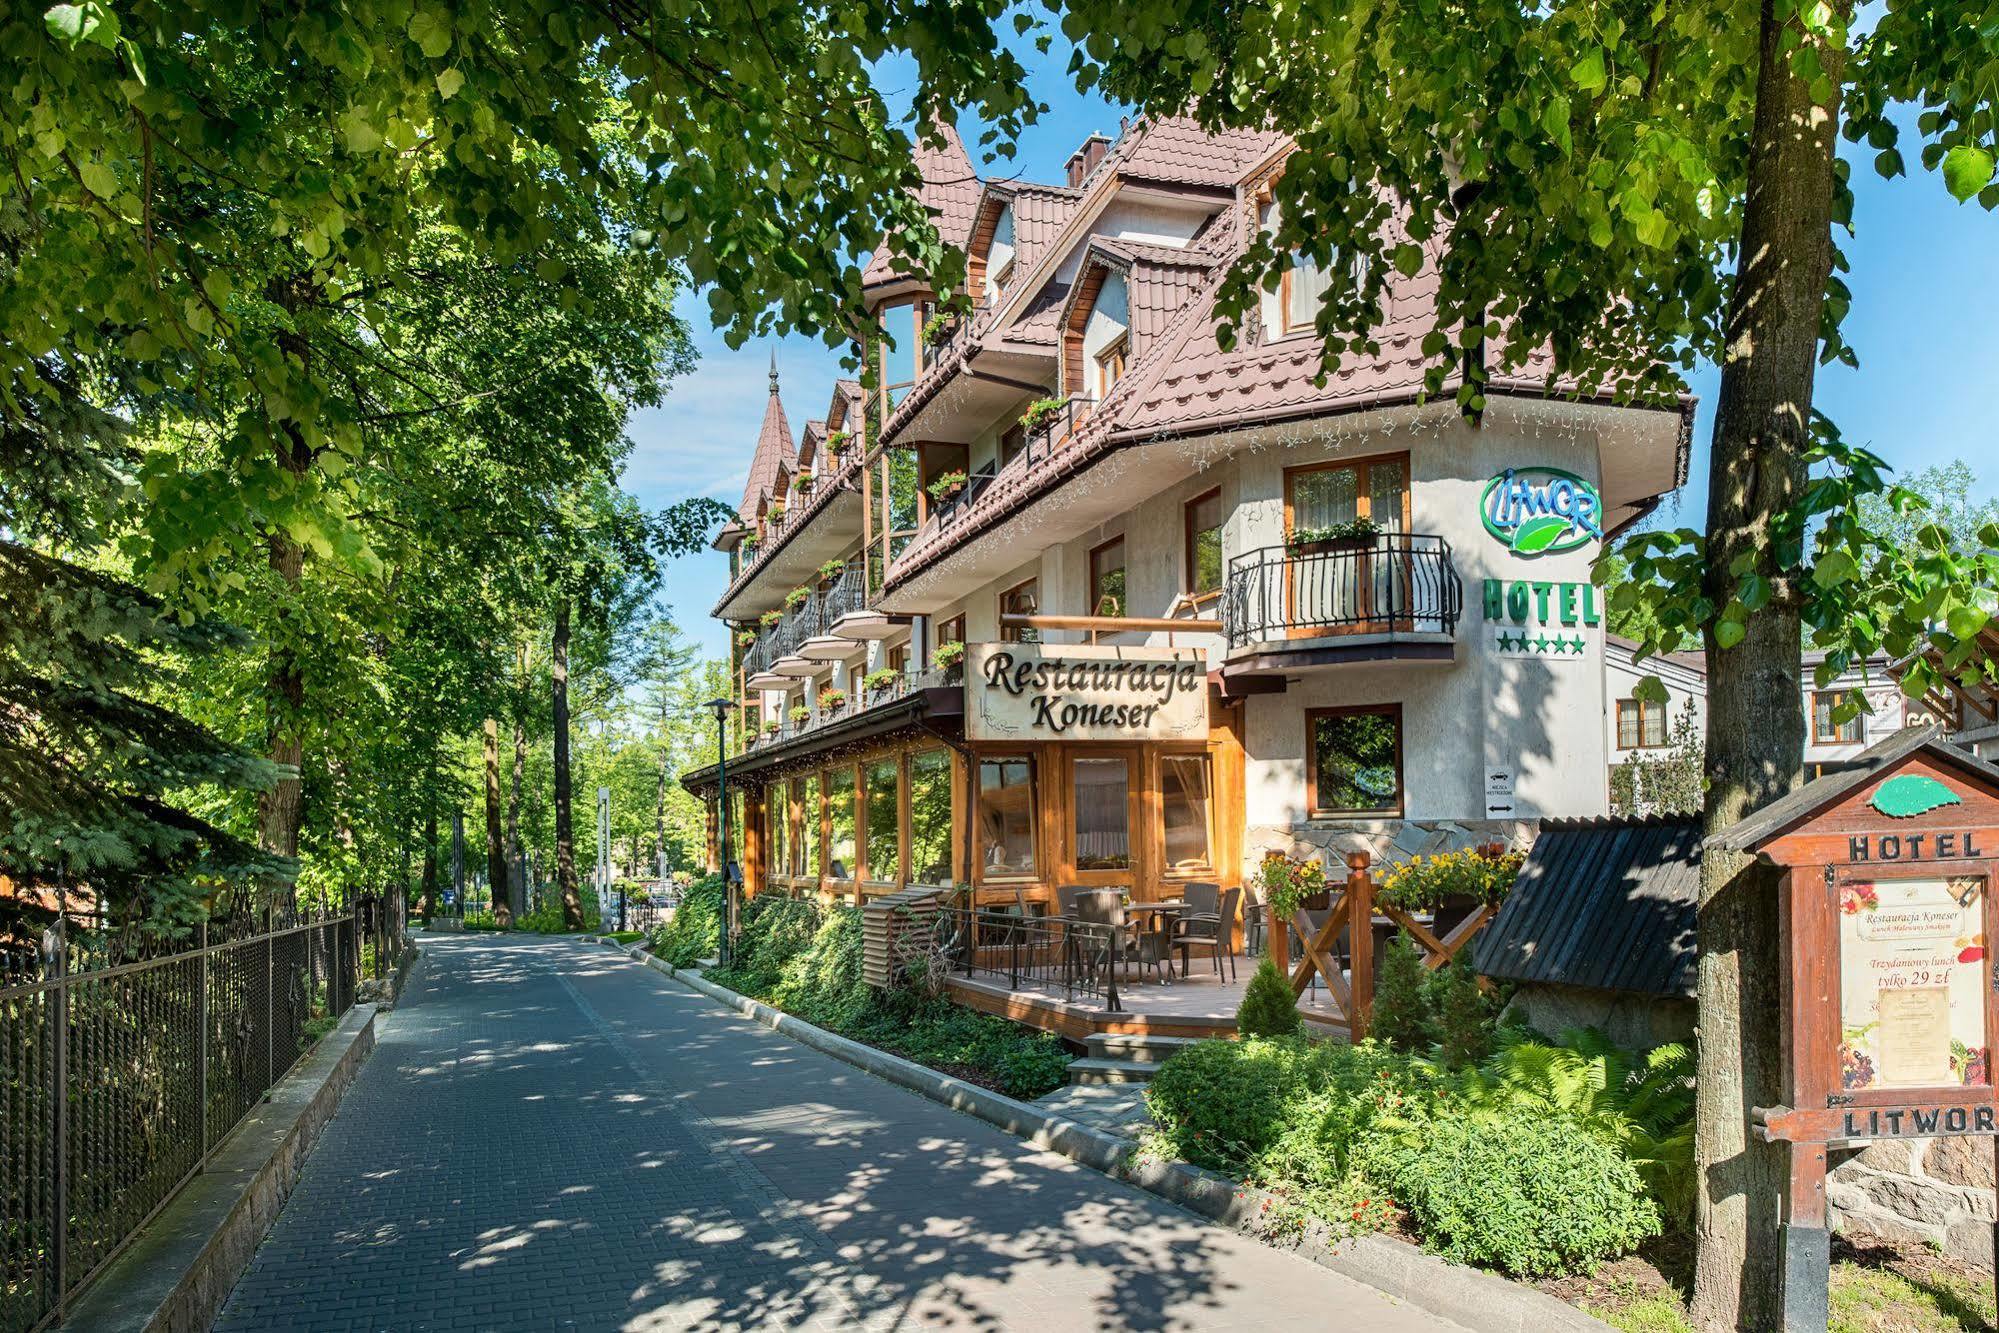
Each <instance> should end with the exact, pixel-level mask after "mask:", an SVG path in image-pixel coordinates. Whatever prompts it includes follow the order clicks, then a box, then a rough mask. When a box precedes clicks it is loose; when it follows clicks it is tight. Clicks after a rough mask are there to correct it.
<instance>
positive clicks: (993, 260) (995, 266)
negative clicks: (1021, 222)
mask: <svg viewBox="0 0 1999 1333" xmlns="http://www.w3.org/2000/svg"><path fill="white" fill-rule="evenodd" d="M1014 254H1015V249H1014V239H1013V205H1011V204H1009V205H1007V206H1006V207H1005V208H1004V209H1002V210H1000V215H999V219H998V220H997V221H995V222H994V223H993V238H992V240H991V241H990V242H988V243H987V245H986V281H985V289H984V291H983V293H982V295H983V296H984V298H985V302H986V304H987V305H992V304H994V303H995V302H997V301H998V300H999V298H1000V294H1001V293H1002V292H1004V291H1005V290H1006V284H1007V281H1008V279H1010V278H1012V277H1013V260H1014Z"/></svg>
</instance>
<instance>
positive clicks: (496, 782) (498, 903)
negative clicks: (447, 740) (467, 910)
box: [482, 717, 514, 930]
mask: <svg viewBox="0 0 1999 1333" xmlns="http://www.w3.org/2000/svg"><path fill="white" fill-rule="evenodd" d="M482 749H483V750H484V755H483V758H484V759H485V761H486V879H487V882H488V883H490V884H491V885H492V899H493V920H494V922H495V923H496V924H498V925H499V926H500V928H501V929H502V930H504V929H506V928H507V927H509V926H511V925H513V924H514V900H513V898H512V896H511V895H510V894H509V893H508V892H507V848H506V844H505V843H503V842H501V840H500V724H499V723H498V722H497V721H496V720H494V719H493V718H490V717H489V718H487V719H486V726H485V733H484V740H483V745H482Z"/></svg>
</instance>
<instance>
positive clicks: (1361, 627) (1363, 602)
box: [1222, 532, 1464, 649]
mask: <svg viewBox="0 0 1999 1333" xmlns="http://www.w3.org/2000/svg"><path fill="white" fill-rule="evenodd" d="M1463 609H1464V585H1463V584H1462V583H1461V582H1460V581H1459V579H1458V571H1457V568H1456V567H1455V566H1454V565H1453V564H1452V563H1451V544H1450V543H1449V542H1447V541H1445V540H1444V539H1443V538H1442V537H1433V536H1427V535H1423V534H1418V533H1403V532H1384V533H1381V534H1379V535H1378V536H1374V537H1367V538H1359V539H1355V540H1353V541H1350V542H1345V543H1339V542H1335V543H1328V544H1326V545H1325V546H1324V547H1323V548H1321V549H1300V550H1293V549H1291V548H1289V547H1285V546H1266V547H1263V548H1261V549H1259V550H1255V551H1248V552H1245V553H1244V554H1242V555H1239V556H1237V557H1236V558H1235V559H1233V560H1231V561H1230V562H1229V573H1228V580H1227V583H1226V584H1225V585H1224V591H1223V598H1222V621H1223V632H1224V635H1225V636H1226V640H1227V644H1228V647H1229V648H1230V649H1235V648H1240V647H1242V646H1243V645H1244V644H1249V643H1263V642H1268V641H1271V640H1277V639H1287V638H1319V637H1331V636H1335V635H1342V634H1377V635H1395V634H1446V635H1449V634H1455V633H1456V632H1457V624H1458V616H1459V615H1460V614H1461V613H1462V611H1463Z"/></svg>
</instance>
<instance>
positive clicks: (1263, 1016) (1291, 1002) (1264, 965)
mask: <svg viewBox="0 0 1999 1333" xmlns="http://www.w3.org/2000/svg"><path fill="white" fill-rule="evenodd" d="M1235 1025H1236V1031H1237V1032H1240V1033H1241V1034H1242V1035H1243V1036H1245V1037H1292V1036H1296V1035H1297V1033H1298V1030H1299V1028H1300V1027H1302V1026H1303V1020H1302V1019H1300V1018H1299V1017H1298V997H1297V996H1295V995H1293V994H1292V993H1291V983H1290V982H1288V981H1286V980H1285V979H1284V974H1283V973H1282V972H1279V971H1278V970H1277V965H1276V964H1275V963H1273V962H1271V961H1270V960H1269V959H1268V958H1265V959H1264V960H1263V962H1261V963H1260V964H1258V965H1257V969H1256V975H1254V976H1252V977H1251V978H1250V979H1249V985H1248V986H1246V987H1245V988H1244V989H1243V993H1242V1006H1241V1007H1240V1008H1238V1009H1237V1010H1236V1016H1235Z"/></svg>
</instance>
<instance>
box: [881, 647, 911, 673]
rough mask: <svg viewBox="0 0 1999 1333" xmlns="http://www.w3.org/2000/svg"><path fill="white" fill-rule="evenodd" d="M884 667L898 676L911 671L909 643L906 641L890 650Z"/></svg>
mask: <svg viewBox="0 0 1999 1333" xmlns="http://www.w3.org/2000/svg"><path fill="white" fill-rule="evenodd" d="M882 665H883V666H885V667H887V668H888V669H889V670H890V671H893V672H895V673H896V674H897V675H898V676H899V675H902V674H903V673H904V672H906V671H908V670H909V642H908V641H907V640H904V641H903V642H901V643H898V644H896V645H895V646H894V647H893V648H891V649H889V650H888V654H887V657H886V659H885V660H884V661H883V662H882Z"/></svg>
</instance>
